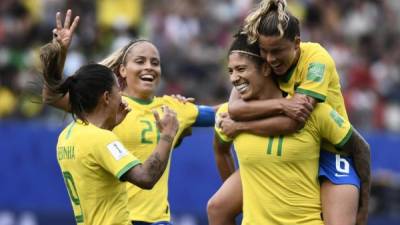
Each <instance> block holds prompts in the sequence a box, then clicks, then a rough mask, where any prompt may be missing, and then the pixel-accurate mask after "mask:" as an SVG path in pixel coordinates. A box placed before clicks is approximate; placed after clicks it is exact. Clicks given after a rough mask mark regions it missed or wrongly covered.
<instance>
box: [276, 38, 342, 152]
mask: <svg viewBox="0 0 400 225" xmlns="http://www.w3.org/2000/svg"><path fill="white" fill-rule="evenodd" d="M300 50H301V53H300V58H299V61H298V62H297V65H296V67H294V68H292V69H291V70H290V71H289V72H288V74H287V75H286V76H284V77H282V78H280V79H278V81H279V86H280V88H281V90H283V91H285V92H287V93H288V94H289V95H291V96H293V95H294V94H295V93H296V92H297V93H301V94H305V95H308V96H311V97H313V98H315V99H317V100H319V101H320V102H326V103H328V104H329V105H330V106H332V107H333V108H334V109H335V110H336V111H337V112H338V113H339V114H340V115H341V116H342V117H344V118H345V119H346V120H348V117H347V112H346V108H345V105H344V100H343V96H342V92H341V87H340V79H339V75H338V73H337V71H336V66H335V62H334V61H333V59H332V57H331V56H330V55H329V53H328V52H327V51H326V50H325V49H324V48H323V47H322V46H321V45H319V44H318V43H311V42H306V43H304V42H302V43H301V44H300ZM322 148H323V149H326V150H329V151H332V152H336V153H339V152H337V151H336V150H335V148H334V147H333V146H332V145H329V144H327V143H323V147H322Z"/></svg>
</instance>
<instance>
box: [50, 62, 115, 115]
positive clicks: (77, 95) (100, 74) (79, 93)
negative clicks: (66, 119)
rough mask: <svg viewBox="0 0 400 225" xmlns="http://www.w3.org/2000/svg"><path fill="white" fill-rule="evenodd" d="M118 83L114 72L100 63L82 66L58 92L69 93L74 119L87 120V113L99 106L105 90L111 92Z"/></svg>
mask: <svg viewBox="0 0 400 225" xmlns="http://www.w3.org/2000/svg"><path fill="white" fill-rule="evenodd" d="M114 85H116V79H115V75H114V74H113V72H112V71H111V70H110V69H109V68H108V67H106V66H103V65H100V64H88V65H85V66H82V67H81V68H80V69H79V70H78V71H76V72H75V73H74V75H72V76H70V77H68V78H67V79H66V80H65V81H64V82H63V83H62V84H61V85H60V86H59V87H58V88H57V90H56V91H57V93H59V94H61V95H65V94H67V93H68V94H69V104H70V109H71V113H72V115H73V117H74V119H76V118H78V119H80V120H82V121H84V122H86V119H85V117H86V114H88V113H91V112H92V111H93V110H94V109H95V108H96V106H97V104H98V102H99V99H100V97H101V96H102V95H103V94H104V92H106V91H108V92H111V91H112V88H113V86H114Z"/></svg>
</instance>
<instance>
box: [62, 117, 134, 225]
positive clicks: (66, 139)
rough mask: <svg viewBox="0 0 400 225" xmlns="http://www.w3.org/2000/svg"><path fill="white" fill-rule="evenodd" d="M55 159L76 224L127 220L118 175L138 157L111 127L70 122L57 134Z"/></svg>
mask: <svg viewBox="0 0 400 225" xmlns="http://www.w3.org/2000/svg"><path fill="white" fill-rule="evenodd" d="M57 160H58V163H59V165H60V168H61V171H62V174H63V177H64V181H65V185H66V187H67V190H68V194H69V196H70V199H71V204H72V208H73V210H74V214H75V219H76V222H77V224H85V225H106V224H109V225H111V224H113V225H117V224H118V225H127V224H130V221H129V218H128V216H129V212H128V210H127V209H126V207H127V191H126V184H125V183H123V182H120V181H119V179H120V177H121V176H122V175H123V174H124V173H125V172H126V171H128V170H129V169H130V168H132V167H134V166H136V165H138V164H139V163H140V161H139V160H138V159H137V158H136V157H134V156H133V155H132V154H130V153H129V152H128V151H127V150H126V149H125V148H124V146H123V145H122V144H121V142H120V141H119V140H118V138H117V136H116V135H115V134H114V133H112V132H111V131H108V130H104V129H100V128H98V127H96V126H94V125H91V124H87V125H85V124H83V123H82V122H78V121H77V122H73V123H71V124H70V125H69V126H67V127H66V128H65V129H64V130H63V131H62V133H61V134H60V136H59V138H58V144H57Z"/></svg>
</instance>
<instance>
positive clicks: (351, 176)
mask: <svg viewBox="0 0 400 225" xmlns="http://www.w3.org/2000/svg"><path fill="white" fill-rule="evenodd" d="M318 176H319V178H320V179H321V178H326V179H328V180H329V181H331V182H332V183H333V184H336V185H341V184H350V185H354V186H356V187H357V188H358V189H360V178H359V177H358V175H357V172H356V170H355V167H354V163H353V160H352V158H351V157H349V156H342V155H339V154H335V153H332V152H328V151H324V150H321V154H320V158H319V174H318Z"/></svg>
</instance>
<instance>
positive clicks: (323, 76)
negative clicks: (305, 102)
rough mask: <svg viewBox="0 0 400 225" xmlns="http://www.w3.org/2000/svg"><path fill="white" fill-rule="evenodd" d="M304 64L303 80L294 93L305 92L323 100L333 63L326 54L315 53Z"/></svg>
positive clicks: (320, 100) (326, 92) (325, 95)
mask: <svg viewBox="0 0 400 225" xmlns="http://www.w3.org/2000/svg"><path fill="white" fill-rule="evenodd" d="M307 61H308V63H307V64H306V65H305V71H304V72H303V73H305V74H304V75H303V76H302V77H303V80H302V81H301V83H300V84H299V86H298V87H297V88H296V90H295V91H296V93H300V94H305V95H308V96H310V97H313V98H315V99H317V100H318V101H319V102H324V101H325V99H326V97H327V94H328V86H329V82H330V80H331V76H333V74H332V73H333V71H334V63H333V61H332V59H331V57H330V56H329V55H328V54H322V53H321V54H315V55H314V56H312V57H311V58H310V59H309V60H307Z"/></svg>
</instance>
